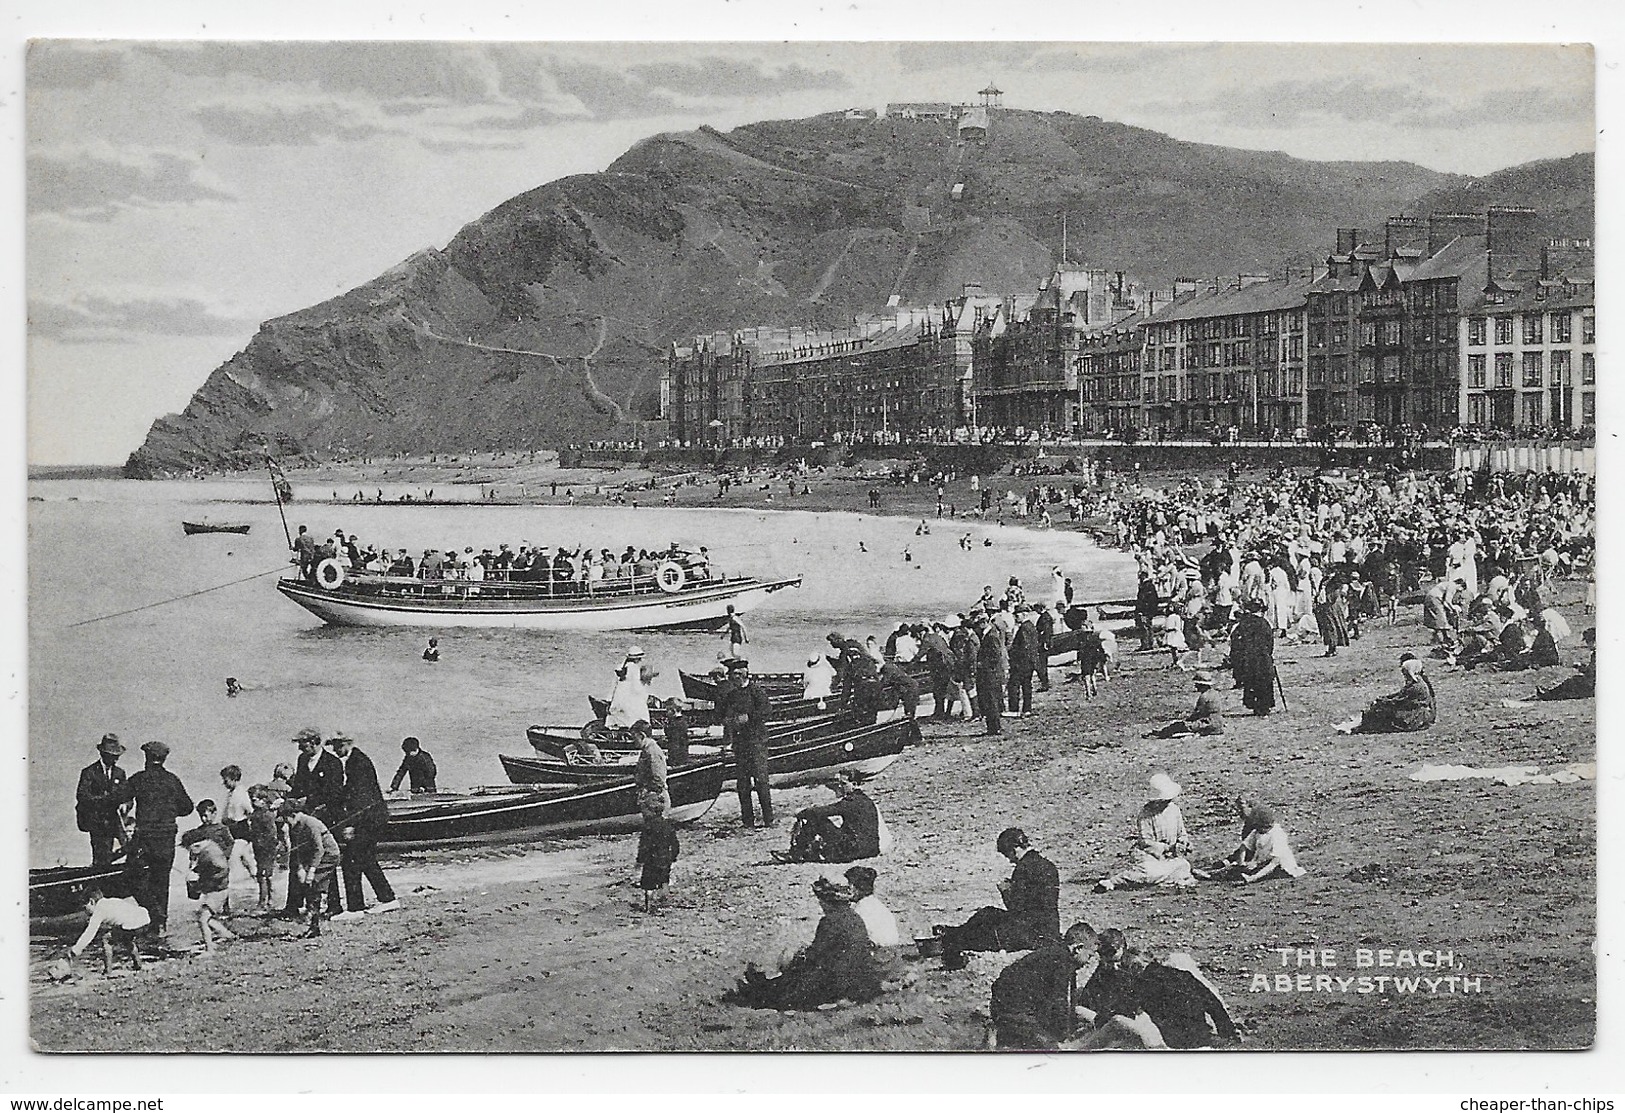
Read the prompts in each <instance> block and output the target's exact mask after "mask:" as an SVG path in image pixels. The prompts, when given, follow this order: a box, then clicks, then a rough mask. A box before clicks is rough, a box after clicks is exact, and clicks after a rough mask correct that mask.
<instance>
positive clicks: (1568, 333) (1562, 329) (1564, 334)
mask: <svg viewBox="0 0 1625 1113" xmlns="http://www.w3.org/2000/svg"><path fill="white" fill-rule="evenodd" d="M1572 332H1573V316H1572V314H1570V313H1569V311H1568V310H1567V309H1565V310H1563V311H1562V312H1561V313H1553V314H1552V343H1553V344H1569V343H1572V342H1573V336H1572Z"/></svg>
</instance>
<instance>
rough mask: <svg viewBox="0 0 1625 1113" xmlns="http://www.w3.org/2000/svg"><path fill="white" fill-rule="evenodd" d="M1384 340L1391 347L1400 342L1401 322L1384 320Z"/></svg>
mask: <svg viewBox="0 0 1625 1113" xmlns="http://www.w3.org/2000/svg"><path fill="white" fill-rule="evenodd" d="M1382 342H1383V343H1384V344H1387V345H1388V346H1389V347H1393V346H1394V345H1396V344H1398V343H1399V322H1398V321H1384V322H1383V323H1382Z"/></svg>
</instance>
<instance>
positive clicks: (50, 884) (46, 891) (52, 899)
mask: <svg viewBox="0 0 1625 1113" xmlns="http://www.w3.org/2000/svg"><path fill="white" fill-rule="evenodd" d="M130 881H131V878H130V874H129V871H128V869H127V868H126V867H125V865H124V863H123V862H114V863H112V864H111V865H105V866H49V867H47V868H45V869H32V870H29V871H28V918H29V919H30V920H46V919H51V918H52V917H56V916H71V915H73V914H74V913H77V912H83V911H84V908H85V894H87V893H89V892H90V891H91V890H92V889H100V890H101V891H102V895H103V896H108V897H127V896H129V895H130V893H131V891H132V890H131V885H130Z"/></svg>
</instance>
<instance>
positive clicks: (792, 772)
mask: <svg viewBox="0 0 1625 1113" xmlns="http://www.w3.org/2000/svg"><path fill="white" fill-rule="evenodd" d="M919 739H920V728H919V727H918V726H917V725H915V723H914V722H913V720H910V719H899V720H897V721H895V722H890V723H880V724H877V725H874V726H859V727H853V726H851V725H850V724H842V725H840V727H839V728H838V729H835V730H830V729H827V728H820V729H809V730H797V731H792V732H789V733H786V734H782V735H779V736H776V737H773V738H771V739H770V740H769V742H768V758H767V772H768V779H769V780H770V781H771V782H772V784H773V786H774V787H775V788H786V787H789V786H792V785H798V784H805V783H807V782H808V781H813V780H818V779H819V778H822V777H827V776H829V775H830V774H831V773H834V772H837V771H840V770H847V771H850V772H852V773H853V774H855V775H856V776H857V778H858V779H859V780H868V779H869V778H870V777H875V776H878V775H879V774H881V773H883V772H885V770H886V769H887V768H889V767H890V766H891V764H892V762H894V761H896V760H897V757H898V755H899V754H901V753H902V752H903V748H904V747H905V746H908V745H912V744H913V743H915V742H918V741H919ZM705 749H707V750H709V749H710V748H709V747H705ZM713 752H714V751H713ZM499 759H500V760H501V762H502V768H503V771H504V772H506V773H507V774H508V779H509V780H510V781H512V782H513V783H515V784H591V783H594V782H595V781H601V780H603V779H604V778H606V777H616V776H626V775H628V774H629V773H630V772H631V770H632V768H633V767H634V766H635V765H636V764H637V757H636V756H635V755H634V754H620V755H618V757H617V759H616V760H614V761H612V762H610V763H608V764H604V765H574V764H571V763H569V762H565V761H562V760H560V759H558V758H555V757H545V756H540V755H538V756H536V757H511V756H509V755H507V754H501V755H499ZM699 763H700V764H711V763H718V764H724V765H725V767H726V775H727V779H728V780H729V781H731V780H732V779H733V759H732V758H730V757H713V756H706V757H702V758H700V760H699ZM691 768H693V765H692V764H691V765H684V766H679V767H678V770H681V771H685V772H686V771H687V770H689V769H691ZM678 770H674V771H673V772H672V773H671V774H670V775H668V777H667V784H668V786H669V785H670V783H671V780H672V778H673V777H675V776H676V775H677V771H678Z"/></svg>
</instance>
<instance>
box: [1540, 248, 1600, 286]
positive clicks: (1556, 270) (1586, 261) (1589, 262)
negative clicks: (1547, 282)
mask: <svg viewBox="0 0 1625 1113" xmlns="http://www.w3.org/2000/svg"><path fill="white" fill-rule="evenodd" d="M1596 265H1597V257H1596V253H1595V252H1594V251H1593V250H1592V247H1591V241H1590V240H1571V239H1561V240H1547V241H1546V242H1545V243H1543V244H1541V247H1540V276H1541V277H1542V278H1565V279H1572V278H1576V277H1580V278H1585V277H1589V272H1591V271H1593V270H1594V268H1595V267H1596Z"/></svg>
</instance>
